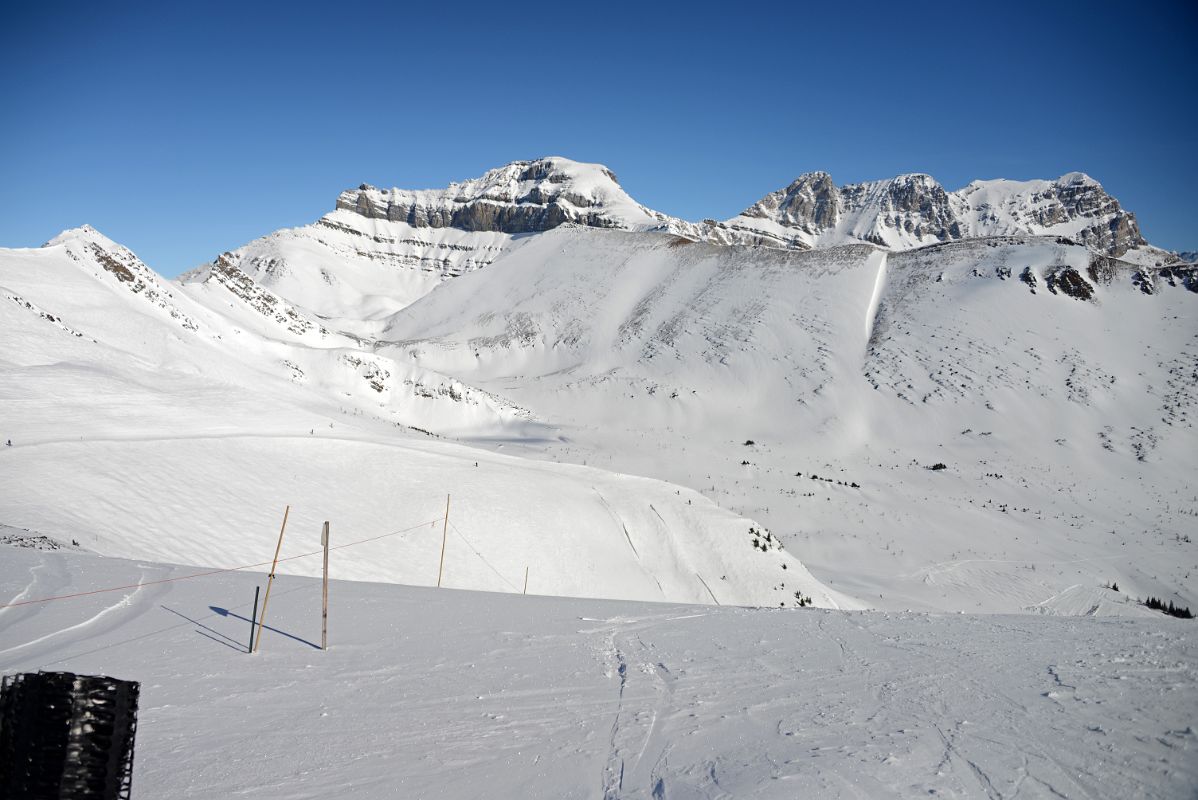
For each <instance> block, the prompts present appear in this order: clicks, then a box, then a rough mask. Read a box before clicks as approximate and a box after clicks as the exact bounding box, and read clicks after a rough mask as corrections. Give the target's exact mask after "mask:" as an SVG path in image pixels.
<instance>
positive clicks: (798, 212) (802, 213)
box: [742, 172, 841, 234]
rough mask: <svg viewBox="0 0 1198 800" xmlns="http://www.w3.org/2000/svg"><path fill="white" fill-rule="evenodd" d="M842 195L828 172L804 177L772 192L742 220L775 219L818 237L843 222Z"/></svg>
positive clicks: (752, 207)
mask: <svg viewBox="0 0 1198 800" xmlns="http://www.w3.org/2000/svg"><path fill="white" fill-rule="evenodd" d="M840 203H841V200H840V191H839V190H838V189H837V188H836V184H834V183H833V182H832V176H831V175H829V174H828V173H826V172H811V173H808V174H806V175H800V176H799V177H798V178H796V179H795V181H794V182H793V183H791V184H790V185H789V186H787V187H786V188H785V189H779V190H778V191H776V192H771V193H769V194H767V195H766V196H765V197H763V198H761V199H760V200H758V201H757V202H756V203H755V204H753V205H752V206H750V207H749V208H748V209H746V210H745V211H744V213H743V214H742V216H745V217H752V218H756V219H772V220H776V221H778V222H779V223H781V224H783V225H786V226H787V227H791V228H797V229H798V230H801V231H803V232H805V233H809V234H816V233H818V232H819V231H821V230H825V229H827V228H831V227H833V226H834V225H836V221H837V220H838V219H839V218H840Z"/></svg>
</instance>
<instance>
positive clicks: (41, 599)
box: [0, 517, 514, 608]
mask: <svg viewBox="0 0 1198 800" xmlns="http://www.w3.org/2000/svg"><path fill="white" fill-rule="evenodd" d="M443 519H445V517H436V518H434V519H431V520H427V521H425V522H421V523H419V524H417V525H413V526H411V527H410V528H402V529H400V530H397V531H390V532H388V533H382V534H379V535H378V536H369V537H367V538H365V539H358V540H356V541H353V542H346V543H345V544H339V545H337V546H335V547H330V548H329V550H343V549H345V548H346V547H356V546H357V545H361V544H366V543H368V542H376V541H378V540H379V539H386V538H388V537H391V536H399V535H401V534H404V533H411V532H413V531H417V530H420V529H421V528H423V527H425V526H428V525H435V524H436V523H438V522H440V521H442V520H443ZM455 530H456V527H455ZM458 535H459V536H461V533H459V534H458ZM462 539H463V541H465V537H464V536H463V537H462ZM467 544H469V542H467ZM471 549H472V550H473V549H474V547H473V545H471ZM474 552H475V554H476V555H478V557H479V558H482V554H480V553H478V551H477V550H475V551H474ZM323 553H324V548H323V547H322V548H321V549H319V550H312V551H311V552H308V553H299V554H297V555H293V556H287V557H286V558H280V559H279V560H278V561H277V562H273V561H259V562H258V563H256V564H243V565H241V566H239V567H225V568H223V569H210V570H205V571H203V572H195V573H192V574H191V575H176V576H175V577H173V578H160V579H158V580H154V581H142V582H140V583H129V584H125V585H124V586H109V587H106V588H104V589H91V590H89V591H86V592H72V593H70V594H59V595H53V596H51V597H39V598H37V599H36V600H21V601H18V602H16V603H3V604H0V608H16V607H18V606H29V605H36V604H38V603H49V602H52V601H55V600H69V599H71V598H75V597H87V596H89V595H94V594H105V593H108V592H120V591H124V590H125V589H139V588H141V587H142V586H155V585H157V584H160V583H172V582H174V581H188V580H193V579H195V578H206V577H209V576H211V575H220V574H222V573H226V572H238V571H240V570H247V569H255V568H257V567H268V566H270V565H271V564H272V563H278V564H282V563H284V562H286V561H295V560H296V559H300V558H309V557H311V556H315V555H321V554H323ZM483 561H486V559H485V558H484V559H483ZM488 566H490V564H489V563H488ZM491 568H492V569H494V567H491ZM496 574H498V573H496ZM500 577H501V578H502V577H503V576H502V575H501V576H500ZM505 582H506V579H505ZM508 585H509V586H510V585H511V584H510V583H509V584H508ZM513 588H514V587H513Z"/></svg>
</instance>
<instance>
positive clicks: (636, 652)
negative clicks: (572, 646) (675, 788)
mask: <svg viewBox="0 0 1198 800" xmlns="http://www.w3.org/2000/svg"><path fill="white" fill-rule="evenodd" d="M671 619H674V617H665V616H663V617H651V618H644V619H628V620H624V619H613V620H609V621H608V622H609V623H610V625H608V626H605V627H603V628H600V629H597V630H595V631H592V632H593V633H599V634H601V635H602V636H603V644H602V646H601V649H602V652H603V654H604V657H605V659H606V661H607V670H608V674H609V675H610V676H612V677H616V678H618V679H619V687H618V690H617V695H616V709H615V716H614V718H613V719H612V725H611V732H610V735H609V738H608V752H607V759H606V762H605V763H604V766H603V772H602V775H601V783H600V791H601V794H602V797H603V800H618V799H619V798H651V799H652V800H664V799H665V798H666V797H667V796H668V795H667V791H668V785H669V784H668V777H669V776H668V774H667V769H666V767H667V763H668V756H669V752H670V744H669V738H668V737H666V736H664V727H665V724H666V722H667V721H668V719H669V718H670V716H671V714H672V709H673V706H674V702H673V701H674V684H675V675H674V673H673V672H672V671H671V670H670V668H669V667H668V666H666V664H665V663H664V660H663V659H661V658H659V657H658V656H657V655H656V653H655V652H654V651H655V648H654V646H653V645H652V644H649V643H646V642H645V641H644V639H642V638H641V636H640V635H639V631H641V630H644V629H645V628H647V627H651V626H652V625H654V624H656V623H657V622H664V621H667V620H671Z"/></svg>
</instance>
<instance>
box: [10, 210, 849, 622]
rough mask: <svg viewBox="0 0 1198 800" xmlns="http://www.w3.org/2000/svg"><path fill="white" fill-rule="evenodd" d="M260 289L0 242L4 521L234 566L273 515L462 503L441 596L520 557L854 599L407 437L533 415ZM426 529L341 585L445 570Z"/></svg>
mask: <svg viewBox="0 0 1198 800" xmlns="http://www.w3.org/2000/svg"><path fill="white" fill-rule="evenodd" d="M260 288H261V287H256V286H255V285H253V284H251V285H249V286H248V287H247V286H246V285H244V284H242V283H241V282H239V281H235V280H232V278H230V276H229V274H225V275H223V276H221V280H206V281H203V282H201V283H198V284H193V285H191V286H190V289H191V291H189V292H181V291H179V289H178V287H177V286H175V287H172V286H171V285H170V284H166V283H164V282H162V281H161V279H159V278H157V276H155V275H154V274H153V273H152V272H151V271H150V270H148V268H146V267H145V266H144V265H143V264H141V263H140V262H139V261H137V260H136V258H135V257H134V256H132V254H131V253H129V252H128V251H127V250H125V249H123V248H120V247H119V246H118V245H115V244H113V243H112V242H110V241H108V240H106V239H104V238H103V237H101V236H100V235H99V234H97V233H95V232H94V231H91V230H81V231H74V232H69V233H68V234H65V235H64V236H63V237H60V238H59V239H57V240H55V242H53V243H51V244H50V245H48V246H47V247H44V248H38V249H32V250H16V251H0V290H2V291H3V292H4V294H5V295H6V296H7V297H8V298H9V300H8V301H7V302H4V303H0V324H3V326H4V329H5V330H6V332H7V340H6V342H7V345H8V347H7V348H6V352H5V355H4V360H3V361H0V370H3V374H4V380H3V381H2V382H0V410H2V414H0V419H2V422H3V426H2V428H3V430H2V431H0V435H2V436H3V438H4V439H12V440H14V444H13V446H11V447H4V448H2V449H0V482H2V483H3V485H4V486H5V492H4V493H3V496H0V520H3V523H4V524H8V525H13V526H17V527H20V528H30V529H33V530H37V531H39V532H41V533H45V534H50V535H54V536H57V537H58V538H60V539H67V538H72V539H78V540H79V541H81V542H83V543H84V544H85V545H86V546H87V547H89V548H91V549H94V550H96V551H98V552H102V553H106V554H113V555H121V556H126V557H130V558H138V557H142V558H158V559H163V560H173V561H183V562H190V563H195V564H216V565H229V564H239V563H252V562H256V561H259V560H261V554H262V553H266V552H268V551H269V550H270V549H271V546H272V543H273V541H274V537H275V535H276V531H277V524H278V518H279V516H280V514H281V513H282V509H283V506H284V505H286V504H290V505H292V506H293V510H294V514H293V517H292V524H293V525H295V526H297V527H298V529H299V530H300V531H303V532H304V533H302V534H296V535H297V536H308V537H310V536H311V535H312V532H313V531H315V530H318V529H319V525H320V522H321V521H323V520H324V519H329V520H332V521H333V522H334V524H335V525H336V526H337V529H338V530H339V531H344V532H346V533H348V534H351V535H363V536H369V535H378V534H382V533H387V532H390V531H393V530H395V529H397V528H407V527H409V526H412V525H417V524H420V525H423V524H424V523H429V522H431V521H432V520H434V519H439V518H440V517H441V516H443V513H444V512H443V510H439V509H443V507H444V499H445V496H446V495H447V494H453V495H454V496H455V497H456V503H455V510H454V513H453V515H452V516H451V518H450V522H451V526H450V532H451V533H453V535H454V536H455V537H457V541H455V542H454V543H452V544H451V548H450V551H451V557H450V556H447V559H448V563H447V567H446V569H447V572H446V580H447V581H448V585H451V586H459V587H472V588H486V589H491V590H504V591H514V590H515V589H516V587H520V588H522V579H523V576H524V571H525V568H528V570H529V572H530V573H531V577H530V590H531V591H534V592H538V593H554V594H565V595H581V596H605V597H623V598H629V599H661V600H675V601H687V602H700V603H725V602H726V603H737V604H756V605H771V606H779V605H783V604H787V605H795V604H796V603H798V602H799V600H800V598H801V597H802V598H807V597H810V598H813V599H814V600H815V601H816V602H819V603H820V604H821V605H830V606H849V607H853V606H856V605H859V604H858V603H855V602H854V601H852V600H851V599H849V598H845V597H842V596H840V595H838V594H837V593H836V592H832V591H829V590H827V589H825V588H824V587H822V586H820V585H819V584H818V582H816V581H815V580H814V579H812V578H811V576H810V575H808V574H807V573H806V571H805V569H804V568H803V566H802V564H801V563H800V562H799V561H798V560H797V559H796V558H794V557H793V556H792V555H791V554H790V553H788V552H785V551H783V550H781V548H779V546H778V543H777V541H776V540H775V539H773V538H771V537H769V536H768V535H767V534H766V533H765V532H760V533H754V531H757V530H758V529H759V527H760V526H758V525H757V524H756V523H755V522H754V521H752V520H749V519H746V518H743V517H740V516H738V515H736V514H733V513H731V512H728V511H726V510H723V509H720V508H718V507H716V506H714V505H713V504H711V503H710V502H709V501H707V500H705V499H704V498H702V497H701V496H700V495H698V494H696V493H694V492H691V491H689V490H683V489H681V488H680V487H676V486H672V485H667V484H663V483H660V482H657V481H652V480H646V479H642V478H632V477H624V476H619V475H613V474H611V473H608V472H604V471H601V470H597V469H588V468H582V467H570V466H566V465H561V466H559V465H552V464H544V463H537V462H525V461H521V460H518V459H514V458H510V457H505V456H502V455H492V454H490V453H485V452H479V451H476V450H469V449H466V448H462V447H460V446H455V445H452V444H447V443H443V442H440V441H436V440H435V439H432V438H431V437H429V436H428V435H427V434H424V433H419V432H412V431H410V430H409V429H408V426H411V427H415V428H422V429H427V428H436V429H437V430H439V431H442V432H458V433H463V432H468V433H471V434H472V435H476V436H477V435H486V436H488V437H496V436H506V437H511V438H513V439H521V440H526V439H528V438H530V437H535V436H537V435H538V431H542V432H543V430H544V428H543V426H538V425H536V424H535V423H533V422H531V421H530V420H529V419H528V415H527V413H526V412H523V411H522V410H521V409H518V408H517V407H515V406H513V405H512V404H511V403H508V402H505V401H503V400H500V399H498V398H495V397H493V396H492V395H490V394H488V393H486V392H481V391H478V390H476V389H473V388H471V387H469V386H465V385H463V384H461V383H460V382H457V381H454V380H452V379H446V378H443V377H442V376H439V375H438V374H437V373H433V372H430V371H428V370H426V369H424V368H422V367H420V366H419V365H412V364H410V363H407V362H402V361H397V360H395V359H391V358H388V357H387V356H386V355H376V354H374V353H371V352H369V351H364V350H358V349H354V348H353V347H351V345H352V344H353V340H351V339H348V338H347V337H344V336H340V335H337V334H332V333H329V332H328V331H326V330H323V329H321V328H319V327H318V326H307V327H305V326H304V325H301V324H300V323H303V322H305V318H304V317H303V316H302V315H300V314H299V313H298V312H297V313H296V314H294V315H292V314H289V313H286V312H287V310H289V309H290V307H289V306H286V305H285V304H283V303H282V301H277V300H275V301H272V302H267V300H270V297H271V296H270V295H267V294H263V293H262V292H261V291H256V289H260ZM201 301H207V302H208V305H204V304H203V303H202V302H201ZM227 304H232V309H231V310H230V312H229V315H227V316H226V315H224V314H223V313H220V312H223V310H224V309H223V308H222V306H224V305H227ZM272 337H274V338H272ZM436 381H443V382H441V383H438V382H436ZM63 499H67V500H68V501H69V502H65V503H64V502H62V500H63ZM439 533H440V530H439V529H437V528H436V527H435V526H428V527H421V528H420V529H419V530H414V531H413V532H412V533H411V536H409V537H407V538H404V539H403V540H402V542H398V540H397V542H398V546H397V547H396V548H394V549H393V550H391V551H388V553H389V554H388V555H387V556H386V557H379V556H378V554H375V555H374V556H371V557H369V558H365V559H363V560H361V561H360V562H350V563H352V564H353V568H352V569H350V570H349V571H348V572H347V573H346V577H352V578H358V579H370V580H387V581H396V582H405V583H414V584H428V583H432V582H435V580H436V578H437V569H436V567H437V559H438V556H439V548H440V544H441V542H440V535H439ZM454 551H457V552H454ZM348 566H349V564H347V567H348Z"/></svg>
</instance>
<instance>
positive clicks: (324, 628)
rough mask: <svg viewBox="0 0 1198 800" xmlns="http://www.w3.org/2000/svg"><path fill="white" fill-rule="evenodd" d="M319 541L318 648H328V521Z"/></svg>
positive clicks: (325, 522)
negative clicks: (321, 555)
mask: <svg viewBox="0 0 1198 800" xmlns="http://www.w3.org/2000/svg"><path fill="white" fill-rule="evenodd" d="M320 543H321V544H322V545H324V587H323V589H322V599H321V609H320V649H321V650H328V649H329V521H328V520H327V519H326V520H325V521H324V530H323V531H321V533H320Z"/></svg>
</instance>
